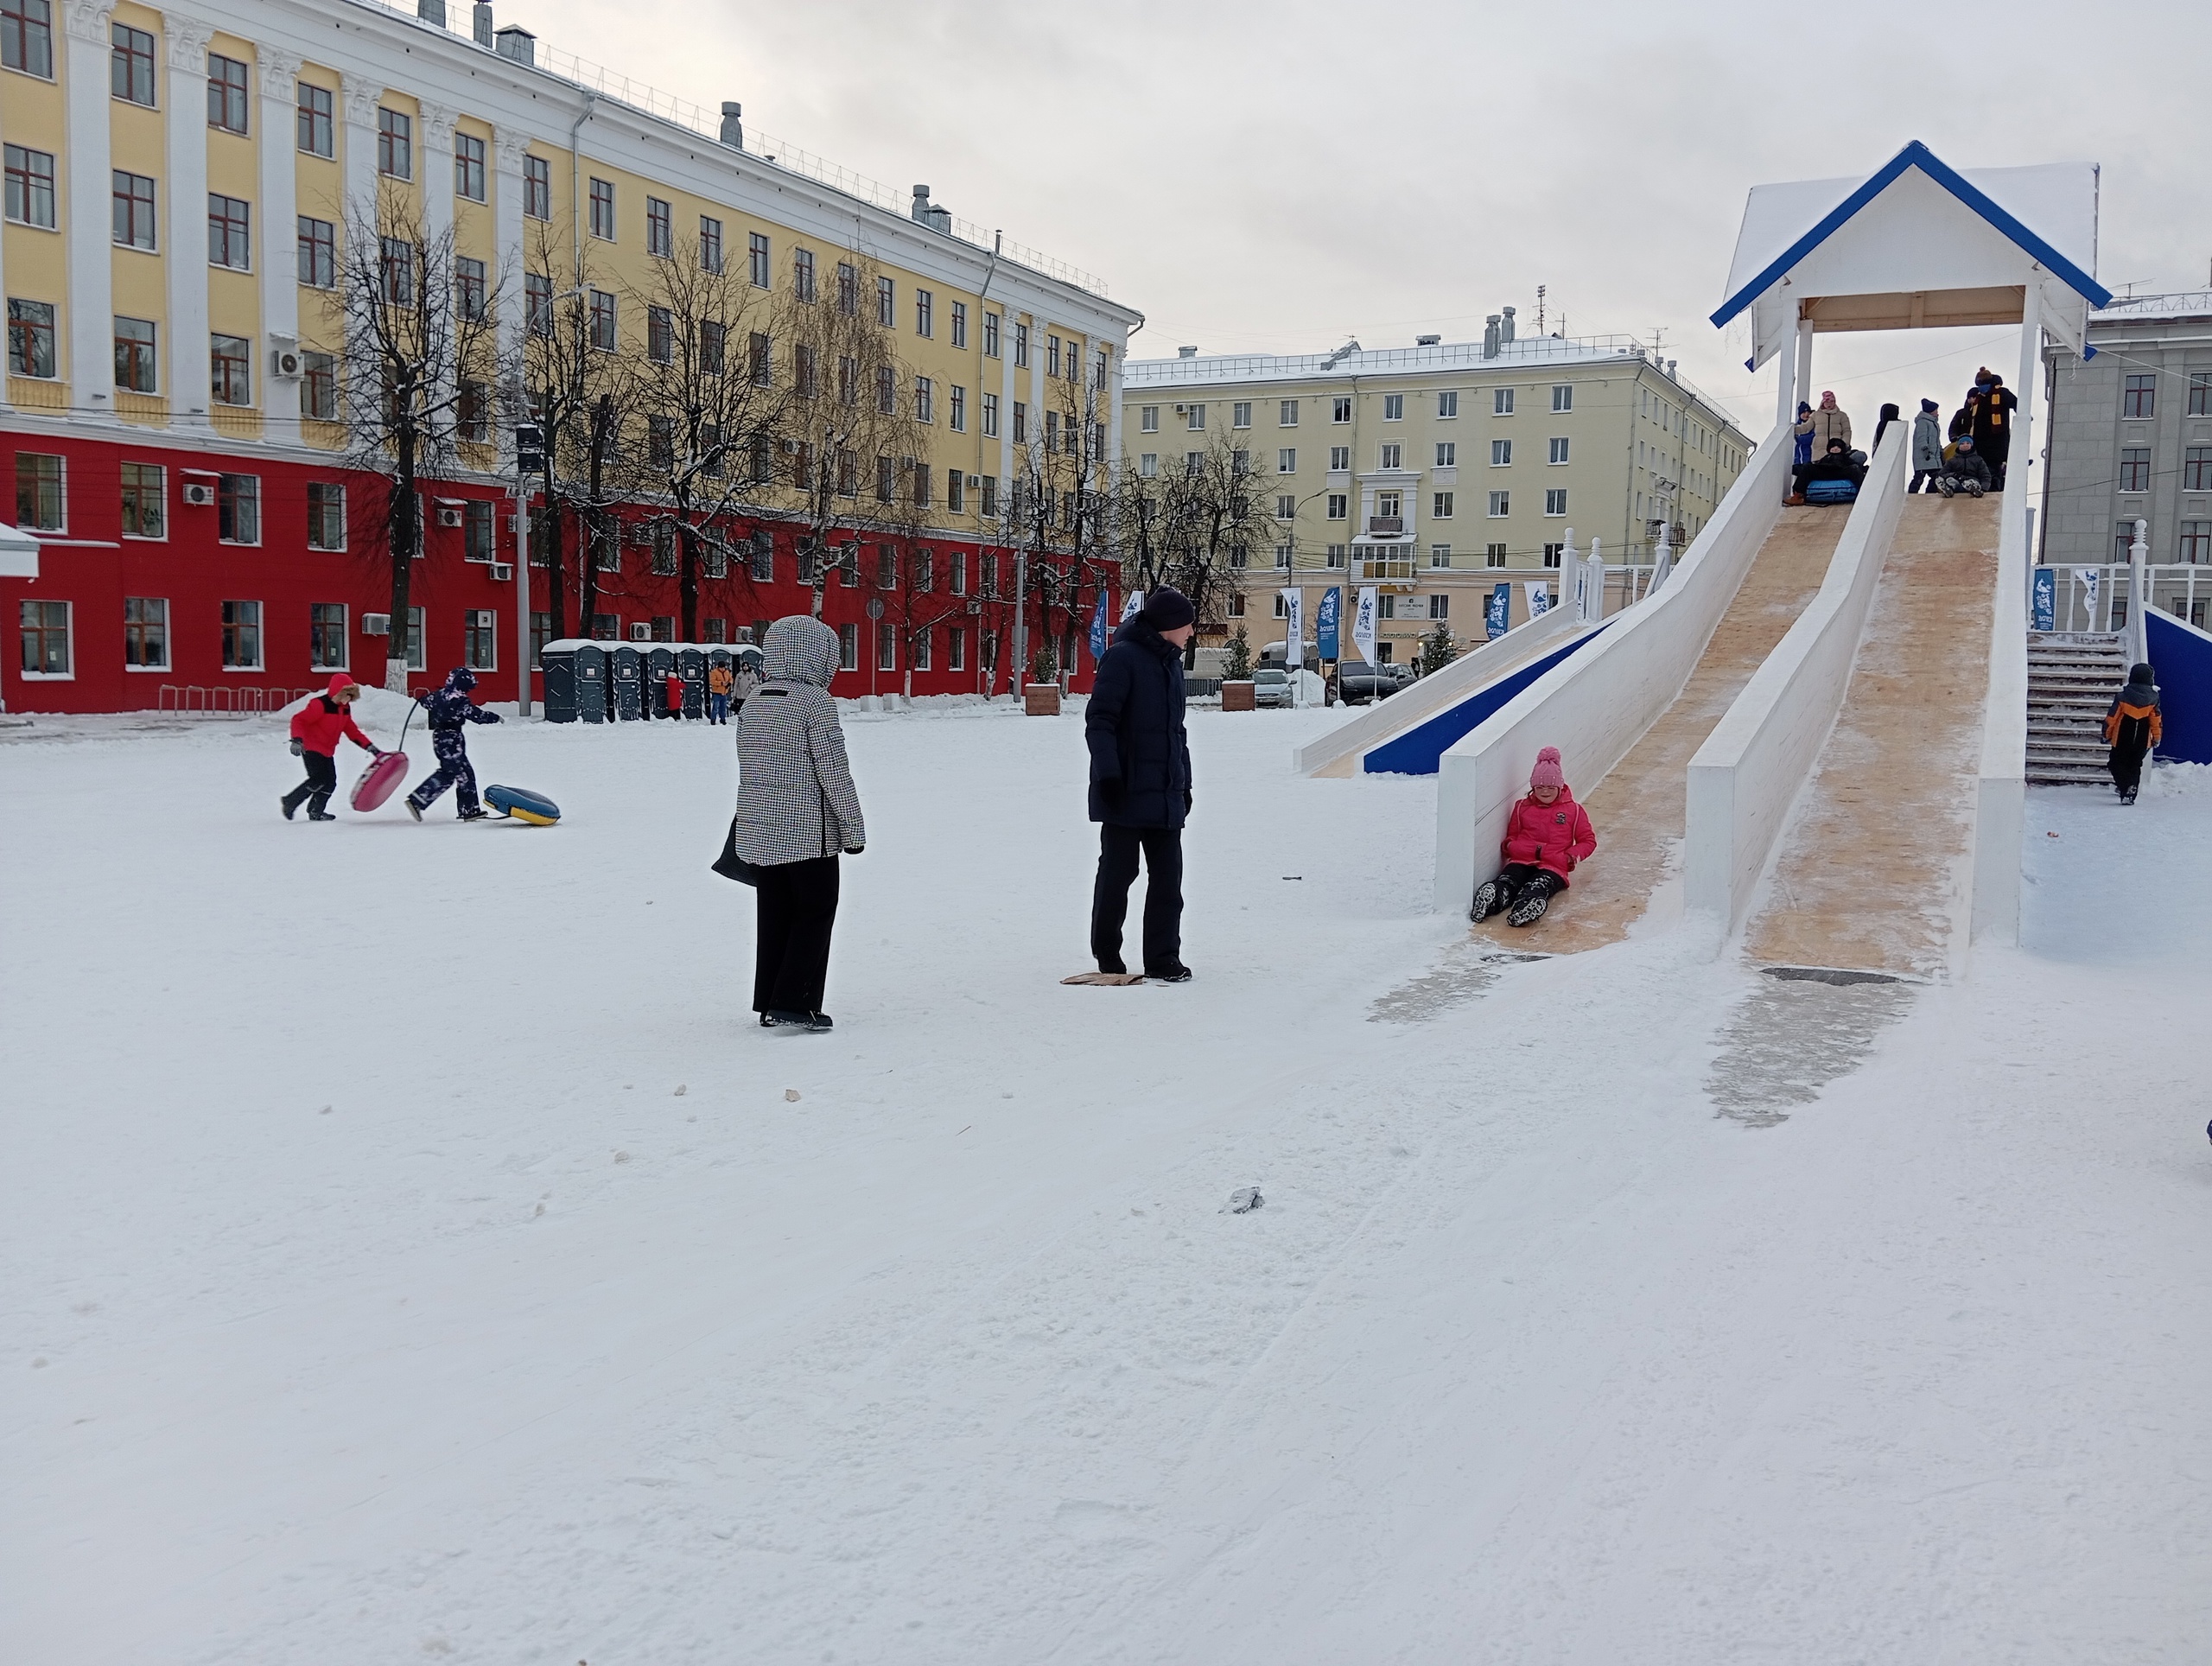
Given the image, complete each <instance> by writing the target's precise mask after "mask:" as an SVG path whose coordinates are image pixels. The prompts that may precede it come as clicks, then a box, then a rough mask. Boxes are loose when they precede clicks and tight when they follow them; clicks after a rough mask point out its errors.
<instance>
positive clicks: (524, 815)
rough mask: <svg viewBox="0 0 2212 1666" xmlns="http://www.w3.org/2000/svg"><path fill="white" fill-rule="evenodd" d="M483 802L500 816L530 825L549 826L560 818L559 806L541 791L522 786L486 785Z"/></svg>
mask: <svg viewBox="0 0 2212 1666" xmlns="http://www.w3.org/2000/svg"><path fill="white" fill-rule="evenodd" d="M484 802H485V803H486V804H489V805H491V806H492V808H493V809H494V810H496V811H499V814H501V815H502V816H512V817H514V818H515V820H517V821H518V822H528V823H530V824H531V826H532V827H550V826H552V825H553V823H556V822H557V821H559V820H560V819H561V806H560V805H558V804H555V803H554V802H553V801H552V799H550V798H547V797H546V796H545V795H544V794H543V792H531V790H530V789H529V788H528V787H523V786H487V787H486V788H485V789H484Z"/></svg>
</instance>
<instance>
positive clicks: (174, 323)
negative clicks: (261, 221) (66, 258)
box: [157, 11, 214, 428]
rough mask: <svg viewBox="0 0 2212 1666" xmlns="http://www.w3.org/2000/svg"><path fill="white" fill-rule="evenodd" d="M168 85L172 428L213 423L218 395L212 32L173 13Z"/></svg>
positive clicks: (168, 18) (167, 20)
mask: <svg viewBox="0 0 2212 1666" xmlns="http://www.w3.org/2000/svg"><path fill="white" fill-rule="evenodd" d="M162 25H163V28H164V29H165V30H166V35H167V44H168V86H166V87H165V88H164V89H163V92H164V93H165V94H166V98H167V105H166V108H165V109H164V111H163V112H162V130H163V132H164V134H165V135H166V137H167V140H168V146H167V148H168V170H169V180H168V201H167V204H166V207H167V215H166V219H167V223H166V224H164V225H162V226H159V227H158V228H157V235H158V236H159V238H160V239H161V246H162V251H163V259H162V270H164V271H165V272H166V273H167V275H168V302H169V320H168V331H169V347H168V355H167V357H168V384H167V385H166V386H165V387H163V389H162V391H163V392H164V393H165V394H167V395H168V402H169V424H170V426H171V427H187V426H189V427H199V428H205V427H206V426H207V408H208V405H209V404H210V403H211V402H212V399H213V396H212V394H211V393H210V391H209V390H210V387H211V385H212V384H211V380H210V374H209V368H208V342H207V42H208V41H209V40H210V39H211V38H212V37H213V35H214V30H213V29H210V28H209V27H208V26H207V24H205V23H203V22H200V21H199V20H198V19H196V18H192V17H184V16H179V15H178V14H177V13H175V12H174V11H171V12H168V13H165V14H164V15H163V16H162Z"/></svg>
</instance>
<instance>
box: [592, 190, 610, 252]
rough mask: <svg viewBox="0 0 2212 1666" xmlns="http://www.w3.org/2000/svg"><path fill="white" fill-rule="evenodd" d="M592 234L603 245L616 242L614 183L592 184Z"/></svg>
mask: <svg viewBox="0 0 2212 1666" xmlns="http://www.w3.org/2000/svg"><path fill="white" fill-rule="evenodd" d="M591 234H592V235H593V236H594V237H595V238H599V239H600V241H601V242H602V243H612V242H613V241H614V181H613V180H598V179H595V180H594V181H592V182H591Z"/></svg>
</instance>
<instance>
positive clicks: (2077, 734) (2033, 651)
mask: <svg viewBox="0 0 2212 1666" xmlns="http://www.w3.org/2000/svg"><path fill="white" fill-rule="evenodd" d="M2126 681H2127V639H2126V637H2125V636H2123V635H2121V634H2120V633H2118V632H2113V633H2084V632H2071V631H2031V632H2030V633H2028V769H2027V779H2028V785H2030V786H2109V785H2112V777H2111V776H2109V775H2108V774H2107V773H2105V751H2106V747H2105V732H2104V722H2105V712H2106V710H2107V709H2108V708H2109V707H2110V706H2111V704H2112V697H2113V696H2114V695H2115V694H2117V693H2119V692H2120V685H2121V684H2124V683H2126Z"/></svg>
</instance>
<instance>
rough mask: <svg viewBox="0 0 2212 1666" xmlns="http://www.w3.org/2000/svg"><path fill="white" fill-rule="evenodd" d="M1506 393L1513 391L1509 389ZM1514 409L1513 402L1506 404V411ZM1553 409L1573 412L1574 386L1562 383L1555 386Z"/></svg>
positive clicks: (1553, 389)
mask: <svg viewBox="0 0 2212 1666" xmlns="http://www.w3.org/2000/svg"><path fill="white" fill-rule="evenodd" d="M1506 391H1508V392H1510V391H1511V390H1510V389H1507V390H1506ZM1512 408H1513V406H1512V401H1510V400H1508V401H1507V402H1506V409H1507V410H1511V409H1512ZM1552 409H1553V410H1573V409H1574V388H1573V384H1571V383H1567V382H1560V383H1557V384H1555V385H1554V386H1553V388H1552Z"/></svg>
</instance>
